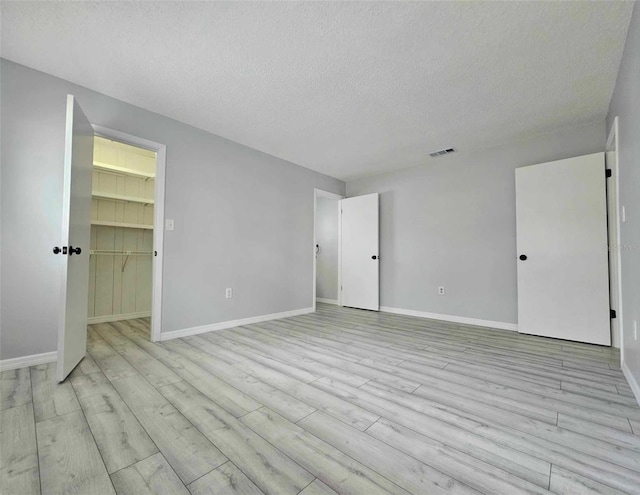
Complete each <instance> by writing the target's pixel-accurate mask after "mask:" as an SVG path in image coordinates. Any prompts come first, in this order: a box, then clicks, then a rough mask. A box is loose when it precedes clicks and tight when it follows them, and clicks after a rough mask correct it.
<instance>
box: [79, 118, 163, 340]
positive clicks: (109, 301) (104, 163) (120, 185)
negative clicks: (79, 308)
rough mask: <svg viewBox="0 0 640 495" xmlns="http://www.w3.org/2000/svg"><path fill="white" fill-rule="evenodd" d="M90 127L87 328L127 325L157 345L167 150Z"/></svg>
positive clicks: (160, 313)
mask: <svg viewBox="0 0 640 495" xmlns="http://www.w3.org/2000/svg"><path fill="white" fill-rule="evenodd" d="M93 128H94V133H95V137H94V160H93V165H94V168H93V186H92V199H91V203H92V204H91V240H90V259H89V263H90V265H89V305H88V323H89V324H92V323H103V322H116V321H125V320H127V321H129V322H130V323H131V326H132V327H133V328H135V329H137V330H139V331H140V332H141V333H143V334H145V335H146V336H147V337H148V338H149V339H150V340H151V341H154V342H155V341H158V340H160V332H161V328H162V325H161V318H162V254H163V250H162V246H163V242H164V191H165V157H166V149H165V146H164V145H161V144H159V143H154V142H152V141H149V140H146V139H142V138H138V137H136V136H132V135H129V134H125V133H122V132H119V131H115V130H112V129H107V128H104V127H101V126H96V125H94V126H93Z"/></svg>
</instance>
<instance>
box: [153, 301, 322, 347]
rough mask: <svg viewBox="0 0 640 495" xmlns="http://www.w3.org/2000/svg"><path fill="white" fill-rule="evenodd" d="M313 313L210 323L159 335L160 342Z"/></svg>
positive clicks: (295, 312)
mask: <svg viewBox="0 0 640 495" xmlns="http://www.w3.org/2000/svg"><path fill="white" fill-rule="evenodd" d="M307 313H313V308H303V309H294V310H293V311H284V312H282V313H272V314H270V315H261V316H252V317H251V318H243V319H242V320H231V321H223V322H220V323H212V324H211V325H202V326H200V327H191V328H184V329H182V330H173V331H171V332H163V333H161V334H160V340H172V339H179V338H182V337H189V336H190V335H198V334H200V333H207V332H216V331H218V330H226V329H227V328H233V327H239V326H242V325H251V324H252V323H261V322H263V321H269V320H278V319H280V318H289V317H291V316H298V315H305V314H307Z"/></svg>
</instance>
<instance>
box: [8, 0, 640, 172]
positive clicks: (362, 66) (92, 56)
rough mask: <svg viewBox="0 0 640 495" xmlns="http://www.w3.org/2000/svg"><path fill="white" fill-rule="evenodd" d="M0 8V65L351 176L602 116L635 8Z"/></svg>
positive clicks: (512, 5)
mask: <svg viewBox="0 0 640 495" xmlns="http://www.w3.org/2000/svg"><path fill="white" fill-rule="evenodd" d="M0 8H1V14H2V24H1V27H2V35H1V36H2V38H1V41H2V47H1V54H2V57H4V58H6V59H9V60H12V61H15V62H18V63H20V64H24V65H27V66H29V67H33V68H35V69H38V70H41V71H44V72H48V73H50V74H53V75H56V76H58V77H61V78H64V79H68V80H70V81H73V82H75V83H77V84H80V85H82V86H86V87H88V88H91V89H94V90H96V91H99V92H101V93H104V94H106V95H109V96H113V97H115V98H118V99H120V100H124V101H126V102H129V103H132V104H134V105H138V106H140V107H143V108H147V109H149V110H152V111H155V112H158V113H160V114H163V115H166V116H169V117H172V118H175V119H177V120H180V121H182V122H186V123H188V124H192V125H194V126H197V127H199V128H202V129H205V130H207V131H210V132H212V133H214V134H218V135H220V136H224V137H226V138H228V139H231V140H233V141H237V142H239V143H242V144H245V145H247V146H251V147H253V148H256V149H258V150H261V151H264V152H266V153H269V154H272V155H275V156H278V157H281V158H284V159H286V160H290V161H292V162H294V163H297V164H299V165H302V166H304V167H308V168H311V169H314V170H317V171H319V172H323V173H325V174H328V175H331V176H334V177H337V178H340V179H344V180H348V179H351V178H356V177H362V176H366V175H372V174H376V173H380V172H385V171H390V170H395V169H401V168H406V167H410V166H414V165H419V164H423V163H433V161H432V160H433V159H432V158H430V157H429V156H428V153H429V152H431V151H434V150H437V149H440V148H448V147H456V148H458V149H461V150H462V149H465V150H473V149H477V148H480V147H482V148H484V147H487V146H492V145H497V144H501V143H504V142H507V141H510V140H514V139H521V138H524V137H526V136H527V135H530V134H532V133H539V132H546V131H550V130H552V129H554V128H559V127H565V126H570V125H576V124H580V123H586V122H594V121H597V120H601V119H604V118H605V115H606V112H607V108H608V105H609V100H610V98H611V94H612V92H613V88H614V84H615V79H616V75H617V70H618V66H619V63H620V58H621V55H622V50H623V46H624V40H625V37H626V33H627V29H628V25H629V20H630V17H631V11H632V8H633V3H632V2H603V1H601V2H586V1H585V2H580V1H578V2H561V1H552V2H515V1H513V2H481V1H474V2H406V3H400V2H389V3H386V2H274V3H271V2H258V3H253V2H228V3H226V2H99V3H92V2H60V3H53V2H51V3H49V2H44V3H39V2H10V1H3V2H1V7H0ZM438 160H446V158H439V159H438Z"/></svg>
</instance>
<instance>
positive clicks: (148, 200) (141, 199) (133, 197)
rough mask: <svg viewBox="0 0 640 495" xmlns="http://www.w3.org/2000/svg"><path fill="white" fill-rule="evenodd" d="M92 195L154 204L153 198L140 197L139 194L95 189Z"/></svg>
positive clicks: (100, 197)
mask: <svg viewBox="0 0 640 495" xmlns="http://www.w3.org/2000/svg"><path fill="white" fill-rule="evenodd" d="M91 195H92V196H93V197H94V198H99V199H112V200H114V201H125V202H131V203H144V204H145V205H152V204H153V199H145V198H139V197H137V196H125V195H124V194H113V193H106V192H97V191H93V193H91Z"/></svg>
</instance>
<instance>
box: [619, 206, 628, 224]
mask: <svg viewBox="0 0 640 495" xmlns="http://www.w3.org/2000/svg"><path fill="white" fill-rule="evenodd" d="M620 216H621V217H622V223H624V222H626V221H627V209H626V208H625V207H624V206H623V207H622V215H620Z"/></svg>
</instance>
